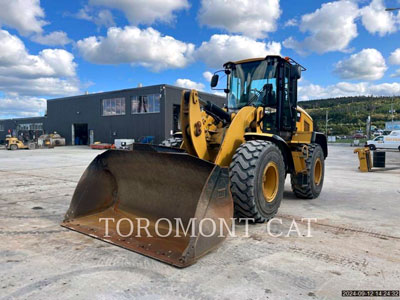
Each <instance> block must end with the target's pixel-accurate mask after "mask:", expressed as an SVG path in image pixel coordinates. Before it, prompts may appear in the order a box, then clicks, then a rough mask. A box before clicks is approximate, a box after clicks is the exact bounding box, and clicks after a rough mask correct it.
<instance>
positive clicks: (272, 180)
mask: <svg viewBox="0 0 400 300" xmlns="http://www.w3.org/2000/svg"><path fill="white" fill-rule="evenodd" d="M278 189H279V171H278V166H277V165H276V163H274V162H272V161H271V162H269V163H268V164H267V166H266V167H265V169H264V173H263V184H262V190H263V194H264V198H265V201H267V202H272V201H274V199H275V197H276V194H277V193H278Z"/></svg>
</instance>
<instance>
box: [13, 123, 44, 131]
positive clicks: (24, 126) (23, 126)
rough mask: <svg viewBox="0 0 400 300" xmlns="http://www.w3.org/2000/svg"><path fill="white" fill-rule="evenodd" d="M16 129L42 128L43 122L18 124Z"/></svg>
mask: <svg viewBox="0 0 400 300" xmlns="http://www.w3.org/2000/svg"><path fill="white" fill-rule="evenodd" d="M17 130H43V123H25V124H18V125H17Z"/></svg>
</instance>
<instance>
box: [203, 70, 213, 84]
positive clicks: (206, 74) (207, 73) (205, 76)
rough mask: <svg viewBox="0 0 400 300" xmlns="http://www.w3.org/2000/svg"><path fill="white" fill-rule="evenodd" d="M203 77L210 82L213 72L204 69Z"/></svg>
mask: <svg viewBox="0 0 400 300" xmlns="http://www.w3.org/2000/svg"><path fill="white" fill-rule="evenodd" d="M203 77H204V79H205V80H206V81H207V82H211V78H212V77H213V73H211V72H209V71H206V72H204V73H203Z"/></svg>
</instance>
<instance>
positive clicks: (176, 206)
mask: <svg viewBox="0 0 400 300" xmlns="http://www.w3.org/2000/svg"><path fill="white" fill-rule="evenodd" d="M177 150H179V149H177ZM177 150H173V149H171V148H165V147H153V146H150V145H135V146H134V147H133V150H129V151H124V150H108V151H106V152H104V153H102V154H100V155H98V156H97V157H96V158H95V159H94V160H93V161H92V162H91V164H90V165H89V166H88V168H87V169H86V171H85V172H84V174H83V175H82V177H81V179H80V181H79V183H78V185H77V187H76V190H75V192H74V195H73V197H72V201H71V204H70V207H69V209H68V211H67V213H66V215H65V220H64V221H63V223H62V224H61V225H62V226H64V227H67V228H69V229H72V230H75V231H78V232H81V233H83V234H87V235H90V236H92V237H94V238H98V239H101V240H104V241H106V242H109V243H112V244H115V245H117V246H120V247H123V248H126V249H128V250H132V251H135V252H138V253H141V254H144V255H146V256H150V257H152V258H155V259H158V260H160V261H163V262H165V263H168V264H172V265H174V266H177V267H186V266H188V265H190V264H192V263H194V262H195V261H196V260H197V259H198V258H199V257H201V256H202V255H204V254H206V253H207V252H208V251H210V250H212V249H213V248H215V247H216V246H218V244H219V243H221V242H222V241H223V240H224V238H225V237H226V235H227V228H230V226H231V218H232V216H233V202H232V196H231V194H230V191H229V177H228V170H227V169H226V168H221V167H219V166H217V165H214V164H212V163H210V162H207V161H204V160H201V159H198V158H196V157H194V156H191V155H189V154H186V153H181V152H178V151H177ZM105 218H109V219H107V220H108V221H107V220H106V219H105ZM106 223H108V227H107V224H106ZM213 223H214V224H215V225H216V226H214V225H213ZM144 228H146V229H147V231H146V229H144ZM215 229H216V230H215Z"/></svg>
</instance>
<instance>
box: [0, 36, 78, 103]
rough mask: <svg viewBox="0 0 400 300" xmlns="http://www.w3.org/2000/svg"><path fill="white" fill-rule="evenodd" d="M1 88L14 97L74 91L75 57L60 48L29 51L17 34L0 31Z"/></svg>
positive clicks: (75, 89)
mask: <svg viewBox="0 0 400 300" xmlns="http://www.w3.org/2000/svg"><path fill="white" fill-rule="evenodd" d="M0 90H1V91H2V92H3V93H5V94H6V95H13V96H14V97H16V96H32V95H36V96H47V95H68V94H73V93H77V92H78V91H79V81H78V79H77V78H76V63H75V62H74V56H73V55H72V54H71V53H70V52H68V51H65V50H62V49H44V50H42V51H40V52H39V54H38V55H32V54H29V53H28V51H27V50H26V48H25V45H24V43H23V42H22V41H21V40H20V39H19V38H18V37H16V36H14V35H11V34H10V33H8V32H7V31H5V30H0Z"/></svg>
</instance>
